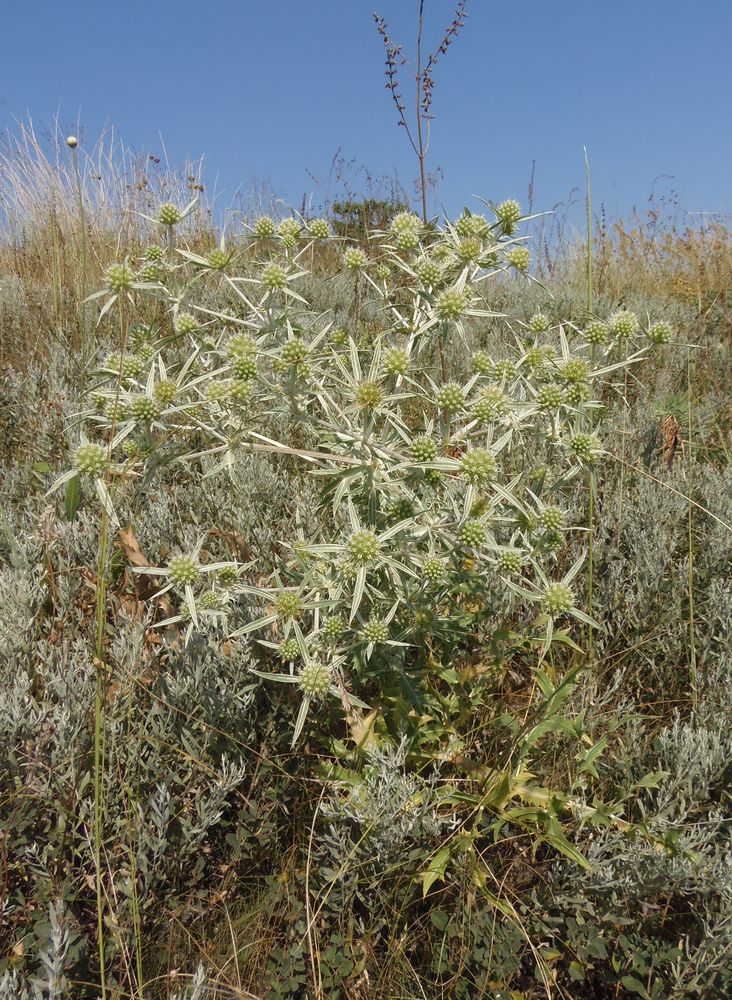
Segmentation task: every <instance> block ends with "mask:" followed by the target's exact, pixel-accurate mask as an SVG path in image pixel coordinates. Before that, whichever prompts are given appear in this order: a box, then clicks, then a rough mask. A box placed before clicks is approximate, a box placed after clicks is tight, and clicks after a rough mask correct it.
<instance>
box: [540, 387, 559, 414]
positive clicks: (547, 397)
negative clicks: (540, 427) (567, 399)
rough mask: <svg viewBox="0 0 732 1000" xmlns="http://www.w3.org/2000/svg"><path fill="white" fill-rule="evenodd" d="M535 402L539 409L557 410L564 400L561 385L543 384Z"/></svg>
mask: <svg viewBox="0 0 732 1000" xmlns="http://www.w3.org/2000/svg"><path fill="white" fill-rule="evenodd" d="M536 402H537V404H538V406H539V409H541V410H557V409H558V408H559V407H560V406H561V405H562V403H563V402H564V389H563V388H562V386H561V385H543V386H542V387H541V389H539V393H538V395H537V397H536Z"/></svg>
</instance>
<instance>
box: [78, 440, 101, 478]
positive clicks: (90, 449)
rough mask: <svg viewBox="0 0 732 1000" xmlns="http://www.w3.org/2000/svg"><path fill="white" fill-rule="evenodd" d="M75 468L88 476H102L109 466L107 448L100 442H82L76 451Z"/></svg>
mask: <svg viewBox="0 0 732 1000" xmlns="http://www.w3.org/2000/svg"><path fill="white" fill-rule="evenodd" d="M74 468H75V469H78V470H79V472H83V473H85V475H87V476H101V474H102V473H103V472H104V470H105V469H106V468H107V449H106V448H104V447H103V446H102V445H100V444H80V445H79V447H78V448H77V449H76V451H75V452H74Z"/></svg>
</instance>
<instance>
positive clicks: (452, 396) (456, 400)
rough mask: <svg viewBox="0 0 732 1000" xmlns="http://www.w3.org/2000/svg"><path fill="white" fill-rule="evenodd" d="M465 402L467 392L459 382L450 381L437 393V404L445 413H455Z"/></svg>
mask: <svg viewBox="0 0 732 1000" xmlns="http://www.w3.org/2000/svg"><path fill="white" fill-rule="evenodd" d="M464 402H465V393H464V392H463V388H462V386H460V385H458V384H457V382H448V383H447V384H446V385H443V387H442V388H441V389H440V391H439V392H438V393H437V406H438V407H439V409H441V410H444V412H445V413H455V412H456V411H457V410H459V409H460V408H461V407H462V405H463V403H464Z"/></svg>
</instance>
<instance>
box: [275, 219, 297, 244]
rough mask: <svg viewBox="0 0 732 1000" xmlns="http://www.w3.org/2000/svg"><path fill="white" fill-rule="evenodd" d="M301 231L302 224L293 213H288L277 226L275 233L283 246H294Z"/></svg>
mask: <svg viewBox="0 0 732 1000" xmlns="http://www.w3.org/2000/svg"><path fill="white" fill-rule="evenodd" d="M301 232H302V225H301V224H300V222H299V220H298V219H296V218H295V217H294V215H289V216H288V217H287V218H286V219H283V220H282V221H281V222H280V224H279V226H277V235H278V236H279V237H280V239H281V240H282V242H283V243H284V244H285V246H294V245H295V242H296V241H297V239H298V237H299V236H300V233H301Z"/></svg>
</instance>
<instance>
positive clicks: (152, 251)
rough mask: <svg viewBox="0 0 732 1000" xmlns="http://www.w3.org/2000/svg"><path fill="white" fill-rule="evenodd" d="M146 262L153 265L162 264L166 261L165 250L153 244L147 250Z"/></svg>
mask: <svg viewBox="0 0 732 1000" xmlns="http://www.w3.org/2000/svg"><path fill="white" fill-rule="evenodd" d="M145 260H148V261H150V263H151V264H162V263H163V261H164V260H165V250H164V249H163V247H159V246H157V245H156V244H153V246H149V247H148V248H147V249H146V250H145Z"/></svg>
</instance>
